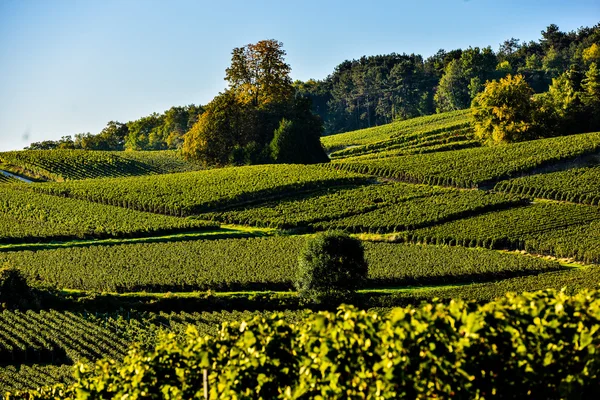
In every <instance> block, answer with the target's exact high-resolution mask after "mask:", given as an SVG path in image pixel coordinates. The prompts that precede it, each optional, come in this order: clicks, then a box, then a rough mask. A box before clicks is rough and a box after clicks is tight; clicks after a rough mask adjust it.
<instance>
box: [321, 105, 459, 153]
mask: <svg viewBox="0 0 600 400" xmlns="http://www.w3.org/2000/svg"><path fill="white" fill-rule="evenodd" d="M469 122H470V111H469V110H460V111H453V112H448V113H443V114H435V115H429V116H426V117H419V118H413V119H409V120H405V121H398V122H392V123H391V124H387V125H382V126H377V127H372V128H367V129H360V130H357V131H352V132H346V133H340V134H337V135H331V136H325V137H323V138H321V142H322V143H323V146H324V147H325V149H326V150H327V151H328V152H329V153H331V157H332V158H339V157H345V156H349V155H357V154H365V153H370V152H372V151H374V150H382V149H388V150H391V149H399V148H403V147H407V148H414V147H418V146H419V145H421V146H430V145H434V144H440V143H443V142H444V140H446V139H451V140H456V139H452V135H453V134H454V136H455V137H456V136H461V138H464V140H468V138H470V127H469V125H470V123H469Z"/></svg>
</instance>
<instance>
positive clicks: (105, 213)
mask: <svg viewBox="0 0 600 400" xmlns="http://www.w3.org/2000/svg"><path fill="white" fill-rule="evenodd" d="M216 227H217V225H215V224H212V223H210V222H205V221H201V220H192V219H183V218H175V217H169V216H164V215H156V214H150V213H144V212H139V211H133V210H127V209H122V208H118V207H112V206H105V205H102V204H94V203H89V202H86V201H81V200H75V199H68V198H57V197H54V196H49V195H44V194H35V195H33V196H32V194H31V193H30V192H27V191H22V190H17V189H13V188H12V187H1V188H0V243H22V242H32V241H51V240H68V239H84V238H109V237H131V236H148V235H159V234H166V233H173V232H181V231H189V230H204V229H211V228H213V229H214V228H216Z"/></svg>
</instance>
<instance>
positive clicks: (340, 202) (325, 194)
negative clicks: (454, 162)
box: [199, 183, 444, 229]
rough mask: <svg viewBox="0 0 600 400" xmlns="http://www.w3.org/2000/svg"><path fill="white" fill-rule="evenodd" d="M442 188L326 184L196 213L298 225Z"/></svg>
mask: <svg viewBox="0 0 600 400" xmlns="http://www.w3.org/2000/svg"><path fill="white" fill-rule="evenodd" d="M443 192H444V189H439V188H432V187H430V186H425V185H410V184H406V183H382V184H379V183H377V184H370V185H367V184H364V185H360V186H356V187H337V188H328V189H325V190H322V191H315V192H311V193H309V194H301V195H299V196H293V197H290V198H286V199H280V200H276V201H268V202H261V203H259V204H256V205H252V206H248V205H245V206H240V207H236V208H232V209H227V210H224V211H217V212H212V213H206V214H201V215H200V216H199V217H200V218H203V219H210V220H213V221H219V222H224V223H233V224H244V225H254V226H259V227H270V228H278V229H289V228H299V227H308V226H310V225H311V224H313V223H318V222H321V221H329V220H334V219H338V218H343V217H348V216H351V215H357V214H362V213H365V212H368V211H372V210H375V209H378V208H382V207H388V206H390V205H393V204H395V203H397V202H401V201H405V200H410V199H414V198H419V197H424V196H429V195H432V194H438V193H443Z"/></svg>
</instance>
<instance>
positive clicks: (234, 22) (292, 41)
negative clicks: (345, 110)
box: [0, 0, 600, 151]
mask: <svg viewBox="0 0 600 400" xmlns="http://www.w3.org/2000/svg"><path fill="white" fill-rule="evenodd" d="M598 22H600V2H599V1H598V0H569V1H566V0H561V1H559V0H546V1H543V0H537V1H528V0H520V1H513V0H505V1H496V0H470V1H464V0H420V1H402V0H394V1H387V0H385V1H377V0H374V1H371V2H367V1H354V0H345V1H342V0H320V1H316V0H303V1H294V2H292V1H286V0H279V1H266V0H265V1H260V0H254V1H247V0H246V1H241V0H239V1H238V0H220V1H210V2H209V1H201V0H197V1H191V0H190V1H186V0H170V1H167V0H164V1H155V0H0V151H2V150H10V149H20V148H23V147H24V146H26V145H27V144H29V143H30V142H32V141H39V140H45V139H59V138H60V137H61V136H63V135H72V134H75V133H79V132H91V133H97V132H99V131H100V130H101V129H102V128H103V127H104V126H105V125H106V123H107V122H108V121H110V120H118V121H121V122H127V121H129V120H133V119H137V118H139V117H141V116H145V115H148V114H150V113H152V112H154V111H156V112H162V111H164V110H166V109H168V108H169V107H171V106H174V105H186V104H190V103H195V104H206V103H207V102H209V101H210V100H211V99H212V97H213V96H214V95H216V94H217V93H218V92H219V91H222V90H223V89H224V88H225V82H224V80H223V77H224V75H225V68H226V67H227V66H228V65H229V61H230V55H231V50H232V49H233V48H234V47H239V46H243V45H245V44H248V43H255V42H257V41H259V40H262V39H271V38H274V39H277V40H280V41H282V42H283V43H284V48H285V50H286V51H287V53H288V56H287V58H286V59H287V61H288V63H289V64H290V65H291V66H292V78H293V79H302V80H306V79H309V78H315V79H322V78H325V77H326V76H327V75H328V74H329V73H331V72H332V71H333V69H334V67H335V66H336V65H338V64H339V63H341V62H342V61H344V60H346V59H353V58H359V57H361V56H363V55H376V54H387V53H391V52H396V53H403V52H406V53H413V52H414V53H419V54H422V55H424V56H425V57H427V56H430V55H431V54H433V53H435V52H436V51H437V50H438V49H440V48H444V49H446V50H451V49H455V48H466V47H468V46H480V47H482V46H488V45H491V46H492V48H493V49H494V50H497V48H498V45H499V43H501V42H502V41H503V40H505V39H508V38H510V37H516V38H519V39H521V40H527V41H529V40H537V39H539V37H540V31H541V30H543V29H544V28H545V27H546V26H548V25H549V24H551V23H555V24H557V25H558V26H559V27H560V28H561V30H563V31H569V30H573V29H577V28H578V27H581V26H593V25H595V24H597V23H598Z"/></svg>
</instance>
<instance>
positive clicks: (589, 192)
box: [494, 167, 600, 206]
mask: <svg viewBox="0 0 600 400" xmlns="http://www.w3.org/2000/svg"><path fill="white" fill-rule="evenodd" d="M494 190H496V191H500V192H509V193H517V194H523V195H528V196H534V197H540V198H544V199H550V200H558V201H569V202H573V203H583V204H590V205H595V206H598V205H600V167H590V168H574V169H569V170H567V171H560V172H551V173H547V174H541V175H532V176H526V177H523V178H517V179H511V180H509V181H503V182H498V184H497V185H496V187H495V189H494Z"/></svg>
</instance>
